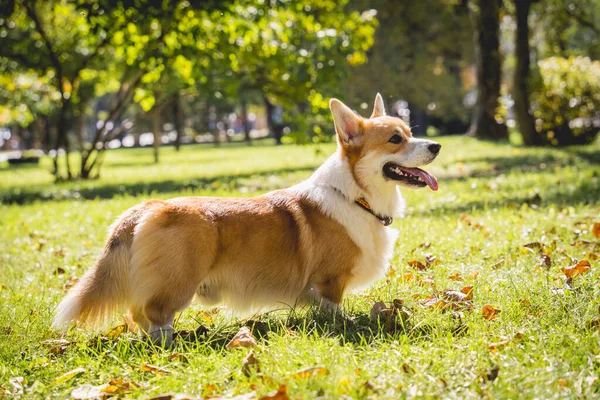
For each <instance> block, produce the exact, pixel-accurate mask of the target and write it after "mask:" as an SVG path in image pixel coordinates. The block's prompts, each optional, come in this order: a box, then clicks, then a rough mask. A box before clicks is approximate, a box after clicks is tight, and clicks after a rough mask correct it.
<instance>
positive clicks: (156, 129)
mask: <svg viewBox="0 0 600 400" xmlns="http://www.w3.org/2000/svg"><path fill="white" fill-rule="evenodd" d="M160 131H161V129H160V108H158V107H157V108H156V110H154V112H152V133H154V144H153V147H154V162H155V163H157V164H158V147H159V146H160V137H161V132H160Z"/></svg>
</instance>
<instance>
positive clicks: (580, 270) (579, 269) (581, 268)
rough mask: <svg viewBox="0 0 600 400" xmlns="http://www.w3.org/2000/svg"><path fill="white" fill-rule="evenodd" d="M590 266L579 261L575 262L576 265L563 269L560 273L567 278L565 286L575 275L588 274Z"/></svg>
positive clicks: (586, 262) (586, 261)
mask: <svg viewBox="0 0 600 400" xmlns="http://www.w3.org/2000/svg"><path fill="white" fill-rule="evenodd" d="M591 268H592V266H591V265H590V262H589V261H588V260H581V261H579V262H577V264H574V265H570V266H568V267H563V268H562V272H563V273H564V274H565V276H566V277H567V284H570V283H571V282H572V280H573V278H575V277H576V276H577V275H582V274H585V273H586V272H589V271H590V269H591Z"/></svg>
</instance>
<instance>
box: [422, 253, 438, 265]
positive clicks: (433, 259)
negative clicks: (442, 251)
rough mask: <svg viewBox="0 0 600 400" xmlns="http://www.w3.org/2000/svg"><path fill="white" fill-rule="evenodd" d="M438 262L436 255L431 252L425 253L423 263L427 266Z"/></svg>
mask: <svg viewBox="0 0 600 400" xmlns="http://www.w3.org/2000/svg"><path fill="white" fill-rule="evenodd" d="M439 263H440V260H439V259H438V258H437V256H434V255H433V254H427V255H426V256H425V265H427V268H429V267H431V266H434V265H438V264H439Z"/></svg>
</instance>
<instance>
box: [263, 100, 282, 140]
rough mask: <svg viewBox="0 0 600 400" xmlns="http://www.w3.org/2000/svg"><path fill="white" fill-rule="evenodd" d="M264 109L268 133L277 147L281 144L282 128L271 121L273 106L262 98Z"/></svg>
mask: <svg viewBox="0 0 600 400" xmlns="http://www.w3.org/2000/svg"><path fill="white" fill-rule="evenodd" d="M264 101H265V108H266V111H267V125H268V127H269V133H270V135H271V136H273V137H274V138H275V143H276V144H277V145H280V144H281V137H282V136H283V126H281V124H278V123H276V122H275V121H274V120H273V112H274V111H275V105H274V104H273V103H271V102H270V101H269V99H268V98H267V96H264Z"/></svg>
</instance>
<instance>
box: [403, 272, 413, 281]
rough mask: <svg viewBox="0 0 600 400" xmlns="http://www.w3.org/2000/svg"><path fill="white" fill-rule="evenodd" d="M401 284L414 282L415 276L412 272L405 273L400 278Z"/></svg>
mask: <svg viewBox="0 0 600 400" xmlns="http://www.w3.org/2000/svg"><path fill="white" fill-rule="evenodd" d="M400 280H401V281H402V282H410V281H414V280H415V275H414V274H413V273H412V272H407V273H406V274H403V275H402V276H401V277H400Z"/></svg>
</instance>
